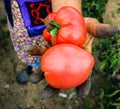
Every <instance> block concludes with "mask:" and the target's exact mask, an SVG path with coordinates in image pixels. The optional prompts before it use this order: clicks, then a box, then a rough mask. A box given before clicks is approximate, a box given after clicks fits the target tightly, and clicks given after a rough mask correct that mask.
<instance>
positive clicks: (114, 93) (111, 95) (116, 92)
mask: <svg viewBox="0 0 120 109" xmlns="http://www.w3.org/2000/svg"><path fill="white" fill-rule="evenodd" d="M119 92H120V90H116V91H115V92H113V93H112V94H110V95H106V96H107V97H110V98H111V97H113V96H115V95H116V94H118V93H119Z"/></svg>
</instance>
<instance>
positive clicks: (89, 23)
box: [28, 18, 117, 98]
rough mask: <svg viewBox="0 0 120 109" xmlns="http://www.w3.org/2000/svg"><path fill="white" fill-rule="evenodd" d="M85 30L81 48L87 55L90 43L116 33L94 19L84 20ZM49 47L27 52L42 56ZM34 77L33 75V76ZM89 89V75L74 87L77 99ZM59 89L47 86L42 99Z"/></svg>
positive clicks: (86, 93)
mask: <svg viewBox="0 0 120 109" xmlns="http://www.w3.org/2000/svg"><path fill="white" fill-rule="evenodd" d="M85 23H86V28H87V39H86V42H85V44H84V46H83V49H84V50H86V51H88V52H89V53H92V43H93V39H94V38H98V39H103V38H109V37H112V36H114V35H115V34H116V33H117V28H116V27H114V26H111V25H109V24H103V23H99V22H98V21H97V20H96V19H94V18H85ZM49 47H50V45H49V44H48V45H43V46H32V47H31V48H30V49H29V50H28V52H29V54H31V55H43V54H44V53H45V51H46V50H47V49H48V48H49ZM38 72H39V74H40V75H41V76H40V77H42V78H41V80H42V79H44V73H43V72H41V71H40V69H39V71H38ZM33 75H34V74H33ZM90 88H91V75H90V76H89V78H88V79H87V80H86V81H85V82H84V83H83V84H82V85H80V86H78V87H76V93H77V95H78V96H79V97H81V98H82V97H85V96H87V95H88V94H89V91H90ZM59 90H60V89H55V88H53V87H51V86H49V85H48V86H47V87H46V88H45V89H44V91H43V93H42V98H50V97H52V96H53V95H55V94H56V93H58V92H59Z"/></svg>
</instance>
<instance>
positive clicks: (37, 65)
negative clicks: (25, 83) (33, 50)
mask: <svg viewBox="0 0 120 109" xmlns="http://www.w3.org/2000/svg"><path fill="white" fill-rule="evenodd" d="M26 64H27V65H28V66H31V67H33V68H38V67H40V62H35V63H33V64H31V63H26Z"/></svg>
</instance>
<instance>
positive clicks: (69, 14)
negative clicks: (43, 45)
mask: <svg viewBox="0 0 120 109" xmlns="http://www.w3.org/2000/svg"><path fill="white" fill-rule="evenodd" d="M51 16H52V14H51ZM47 18H50V17H49V16H47ZM52 18H54V19H53V20H54V21H55V22H57V23H58V24H59V25H60V29H59V30H58V34H57V35H56V39H55V42H56V43H54V45H55V44H64V43H69V44H75V45H77V46H80V47H82V46H83V44H84V42H85V40H86V26H85V21H84V18H83V16H82V15H81V14H80V12H79V11H78V10H77V9H75V8H73V7H70V6H65V7H62V8H61V9H59V11H58V12H56V15H54V17H52ZM45 31H46V30H45ZM43 36H44V37H45V39H46V40H47V41H48V37H47V38H46V36H45V34H43ZM51 37H52V39H53V38H54V37H53V36H52V35H49V39H51ZM49 41H50V40H49Z"/></svg>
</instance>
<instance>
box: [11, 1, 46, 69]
mask: <svg viewBox="0 0 120 109" xmlns="http://www.w3.org/2000/svg"><path fill="white" fill-rule="evenodd" d="M11 9H12V17H13V27H12V26H11V25H9V29H10V34H11V40H12V42H13V46H14V49H15V51H16V52H17V54H18V57H19V59H20V60H21V61H22V62H24V63H26V64H27V65H30V66H32V67H39V65H40V62H39V61H40V56H31V55H29V54H28V52H27V47H28V46H29V45H42V44H44V42H45V41H44V39H43V38H42V37H41V35H39V36H37V37H29V34H28V31H27V29H26V27H25V24H24V19H23V17H22V15H21V12H20V8H19V4H18V2H17V1H16V0H11Z"/></svg>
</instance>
